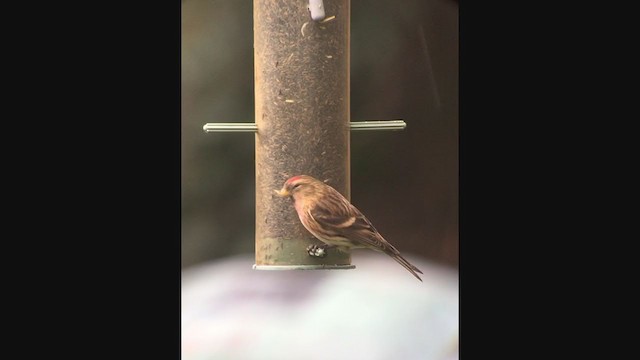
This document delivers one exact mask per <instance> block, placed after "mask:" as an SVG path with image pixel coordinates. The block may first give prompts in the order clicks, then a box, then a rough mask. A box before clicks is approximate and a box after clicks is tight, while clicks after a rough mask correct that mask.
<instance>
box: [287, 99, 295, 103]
mask: <svg viewBox="0 0 640 360" xmlns="http://www.w3.org/2000/svg"><path fill="white" fill-rule="evenodd" d="M284 102H287V103H293V102H295V101H293V100H290V99H287V100H285V101H284Z"/></svg>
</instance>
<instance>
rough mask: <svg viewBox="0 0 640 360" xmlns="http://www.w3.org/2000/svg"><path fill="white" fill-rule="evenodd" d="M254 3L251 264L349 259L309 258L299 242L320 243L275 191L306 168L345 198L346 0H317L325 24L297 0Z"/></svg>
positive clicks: (345, 261)
mask: <svg viewBox="0 0 640 360" xmlns="http://www.w3.org/2000/svg"><path fill="white" fill-rule="evenodd" d="M253 4H254V6H253V11H254V14H253V17H254V71H255V74H254V75H255V122H256V126H257V129H258V131H257V133H256V135H255V137H256V145H255V154H256V158H255V162H256V254H255V255H256V262H255V263H256V266H266V265H277V266H291V265H305V266H321V265H332V266H334V265H349V264H350V262H351V256H350V255H349V254H343V253H339V252H337V251H336V250H330V251H328V255H327V257H326V258H322V259H320V258H313V257H310V256H309V255H308V254H307V252H306V247H307V246H308V245H310V244H321V243H320V241H319V240H317V239H315V238H314V237H313V236H312V235H311V234H310V233H309V232H308V231H307V230H306V229H305V228H304V227H303V226H302V224H301V223H300V221H299V219H298V216H297V215H296V213H295V210H294V208H293V205H292V203H291V200H290V199H288V198H279V197H277V196H276V195H275V194H274V190H276V189H280V188H281V187H282V184H283V183H284V181H285V180H286V179H287V178H289V177H290V176H293V175H299V174H307V175H311V176H313V177H316V178H318V179H322V180H326V182H327V183H328V184H329V185H331V186H333V187H334V188H335V189H336V190H338V191H340V192H341V193H342V194H343V195H344V196H345V197H347V198H349V197H350V191H349V181H350V179H349V158H350V154H349V128H350V126H349V123H350V121H349V11H350V3H349V0H327V1H324V6H325V12H326V14H327V16H329V17H328V18H331V21H325V22H314V21H312V20H311V19H310V18H309V12H308V9H307V4H308V3H307V2H304V1H297V0H287V1H273V0H254V3H253ZM332 16H333V17H332ZM328 18H327V19H328ZM327 19H325V20H327ZM325 268H327V267H326V266H325Z"/></svg>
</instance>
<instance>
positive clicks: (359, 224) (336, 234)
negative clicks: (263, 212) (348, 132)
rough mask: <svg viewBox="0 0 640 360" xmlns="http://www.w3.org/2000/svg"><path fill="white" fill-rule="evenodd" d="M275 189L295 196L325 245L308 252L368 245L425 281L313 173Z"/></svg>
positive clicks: (308, 225)
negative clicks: (313, 175)
mask: <svg viewBox="0 0 640 360" xmlns="http://www.w3.org/2000/svg"><path fill="white" fill-rule="evenodd" d="M275 192H276V193H277V194H278V195H280V196H283V197H284V196H289V197H291V198H292V199H293V203H294V207H295V209H296V212H297V213H298V217H299V218H300V222H302V225H304V227H305V228H306V229H307V230H308V231H309V232H310V233H311V234H313V236H315V237H316V238H318V240H320V241H322V242H323V243H324V244H325V245H324V246H317V245H311V246H309V247H308V248H307V252H308V253H309V255H311V256H317V257H324V256H326V249H330V248H337V249H338V250H340V251H343V252H347V253H349V252H350V251H351V249H357V248H369V249H373V250H376V251H380V252H383V253H385V254H387V255H389V256H391V258H393V259H394V260H395V261H397V262H398V263H399V264H400V265H402V266H404V268H405V269H407V270H409V272H411V274H413V276H415V277H416V278H418V280H420V281H422V279H420V277H419V276H418V274H416V273H420V274H422V271H420V270H419V269H418V268H417V267H415V266H413V265H412V264H411V263H409V262H408V261H407V260H406V259H405V258H403V257H402V255H400V252H399V251H398V250H397V249H396V248H395V247H393V245H391V244H390V243H389V242H387V241H386V240H385V239H384V238H383V237H382V235H380V233H379V232H378V231H377V230H376V229H375V228H374V227H373V225H372V224H371V222H370V221H369V220H368V219H367V218H366V217H365V216H364V215H363V214H362V213H361V212H360V210H358V209H357V208H356V207H355V206H353V205H352V204H351V203H350V202H349V200H347V199H346V198H345V197H344V196H342V194H340V193H339V192H338V191H337V190H336V189H334V188H332V187H331V186H329V185H327V184H325V183H323V182H322V181H319V180H317V179H315V178H313V177H311V176H307V175H298V176H293V177H291V178H289V179H288V180H287V181H286V182H285V183H284V185H283V186H282V189H280V190H279V191H278V190H275Z"/></svg>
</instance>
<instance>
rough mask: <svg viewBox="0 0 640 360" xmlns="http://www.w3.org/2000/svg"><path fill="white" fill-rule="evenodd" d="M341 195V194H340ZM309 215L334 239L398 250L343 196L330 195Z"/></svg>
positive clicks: (387, 249) (386, 249)
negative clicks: (340, 238)
mask: <svg viewBox="0 0 640 360" xmlns="http://www.w3.org/2000/svg"><path fill="white" fill-rule="evenodd" d="M338 195H339V194H338ZM309 215H311V217H312V218H313V219H314V220H315V221H316V223H318V225H319V226H321V227H322V228H323V229H324V230H325V232H326V233H327V234H330V235H331V236H332V237H344V238H347V239H349V240H351V241H353V242H355V243H360V244H362V245H363V246H366V247H372V248H375V249H378V250H381V251H384V252H387V251H389V250H391V252H394V253H395V252H397V250H396V249H395V248H394V247H393V246H392V245H391V244H389V243H388V242H387V241H386V240H385V239H384V238H383V237H382V236H381V235H380V234H379V233H378V231H377V230H376V228H375V227H373V224H371V222H370V221H369V219H367V218H366V217H365V216H364V215H363V214H362V213H361V212H360V210H358V209H357V208H356V207H355V206H353V205H352V204H351V203H349V201H348V200H346V199H345V198H344V197H342V195H339V196H336V195H335V194H330V195H329V196H327V198H326V200H325V201H321V202H319V203H317V204H316V205H315V206H314V207H313V208H311V209H309Z"/></svg>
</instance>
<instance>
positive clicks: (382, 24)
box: [182, 0, 458, 268]
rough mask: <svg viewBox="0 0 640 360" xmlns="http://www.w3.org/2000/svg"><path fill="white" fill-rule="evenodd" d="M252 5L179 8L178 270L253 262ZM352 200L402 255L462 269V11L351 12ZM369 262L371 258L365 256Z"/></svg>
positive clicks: (405, 4)
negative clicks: (240, 126) (379, 125)
mask: <svg viewBox="0 0 640 360" xmlns="http://www.w3.org/2000/svg"><path fill="white" fill-rule="evenodd" d="M252 16H253V12H252V1H251V0H233V1H232V0H227V1H213V0H185V1H183V3H182V266H183V268H187V267H190V266H192V265H196V264H200V263H203V262H205V261H208V260H214V259H218V258H222V257H227V256H231V255H236V254H241V253H253V251H254V219H255V215H254V196H255V188H254V175H255V170H254V135H253V134H250V133H209V134H206V133H204V132H203V131H202V126H203V125H204V124H205V123H207V122H253V121H254V120H253V116H254V108H253V89H254V88H253V23H252ZM392 119H403V120H405V121H406V123H407V128H406V129H405V130H403V131H397V132H388V131H380V132H377V131H376V132H364V131H363V132H352V135H351V200H352V202H353V203H354V205H356V206H357V207H358V208H359V209H360V210H362V212H363V213H365V214H366V215H367V217H368V218H369V219H370V220H371V221H372V222H373V223H374V224H375V226H376V228H377V229H378V230H379V231H380V232H381V233H382V234H383V235H384V236H385V238H387V239H388V240H389V241H390V242H391V243H393V244H394V245H396V247H397V248H398V249H399V250H400V251H401V252H402V253H403V254H415V255H419V256H422V257H424V258H425V259H427V260H429V261H432V262H435V263H439V264H443V265H446V266H450V267H454V268H457V266H458V2H457V1H452V0H422V1H418V0H409V1H402V2H398V1H390V0H389V1H380V0H376V1H367V0H352V2H351V120H352V121H360V120H392ZM363 251H364V250H363Z"/></svg>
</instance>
